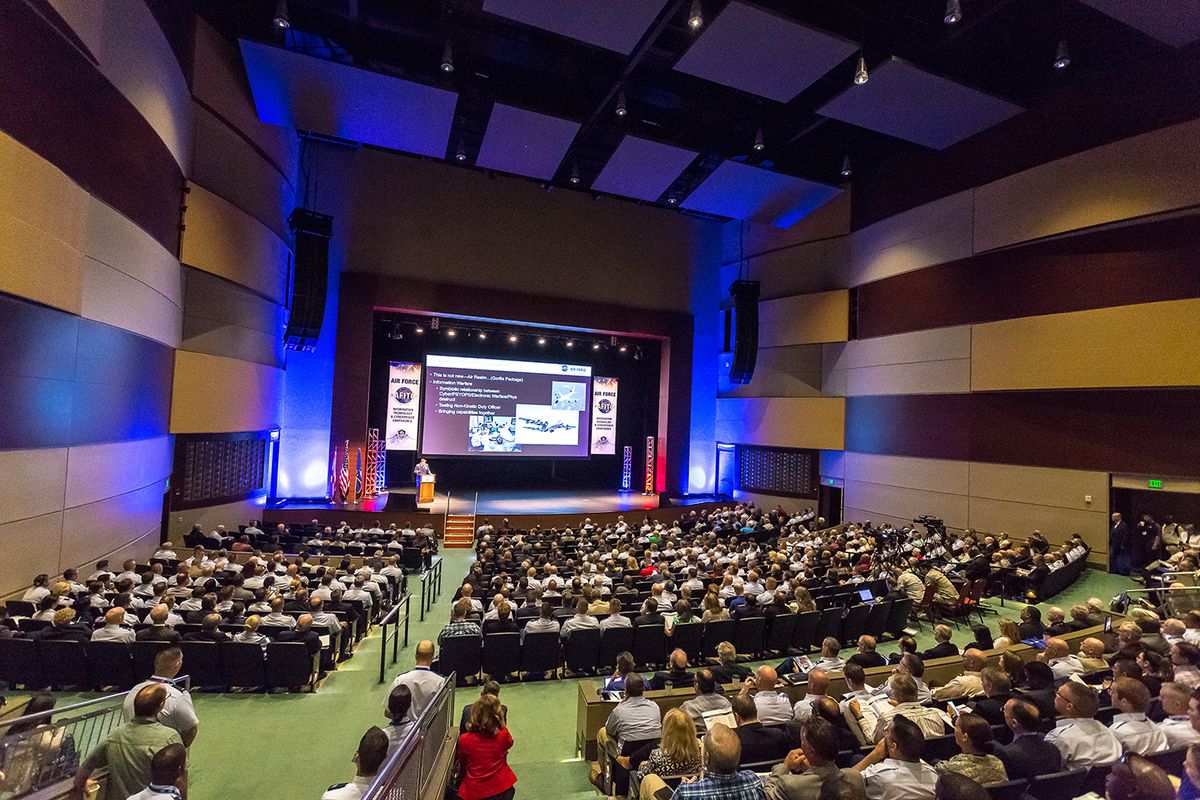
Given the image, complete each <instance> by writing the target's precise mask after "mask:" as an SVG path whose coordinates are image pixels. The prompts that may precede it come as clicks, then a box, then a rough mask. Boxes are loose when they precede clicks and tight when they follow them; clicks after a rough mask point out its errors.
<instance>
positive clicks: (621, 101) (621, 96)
mask: <svg viewBox="0 0 1200 800" xmlns="http://www.w3.org/2000/svg"><path fill="white" fill-rule="evenodd" d="M628 113H629V108H628V107H627V106H626V105H625V92H624V91H620V92H617V116H618V117H623V116H625V115H626V114H628Z"/></svg>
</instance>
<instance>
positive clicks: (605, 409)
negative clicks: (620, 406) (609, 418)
mask: <svg viewBox="0 0 1200 800" xmlns="http://www.w3.org/2000/svg"><path fill="white" fill-rule="evenodd" d="M596 407H597V408H599V409H600V413H601V414H611V413H612V400H609V399H608V398H605V399H603V400H601V401H600V402H599V403H597V404H596Z"/></svg>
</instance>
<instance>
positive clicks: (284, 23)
mask: <svg viewBox="0 0 1200 800" xmlns="http://www.w3.org/2000/svg"><path fill="white" fill-rule="evenodd" d="M275 27H276V28H279V29H280V30H286V29H287V28H290V27H292V20H291V18H290V17H289V16H288V4H287V0H279V2H278V3H276V4H275Z"/></svg>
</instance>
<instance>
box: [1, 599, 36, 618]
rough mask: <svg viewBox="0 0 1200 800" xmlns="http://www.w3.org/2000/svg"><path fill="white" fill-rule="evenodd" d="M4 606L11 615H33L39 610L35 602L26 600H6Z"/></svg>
mask: <svg viewBox="0 0 1200 800" xmlns="http://www.w3.org/2000/svg"><path fill="white" fill-rule="evenodd" d="M4 607H5V608H7V609H8V614H9V616H11V617H32V616H33V615H34V612H35V611H36V610H37V609H36V608H35V607H34V605H33V603H30V602H28V601H26V600H5V601H4Z"/></svg>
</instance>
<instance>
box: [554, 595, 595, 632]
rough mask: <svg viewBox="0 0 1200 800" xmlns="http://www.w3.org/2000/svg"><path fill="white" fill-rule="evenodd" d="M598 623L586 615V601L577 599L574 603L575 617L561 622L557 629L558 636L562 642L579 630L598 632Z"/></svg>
mask: <svg viewBox="0 0 1200 800" xmlns="http://www.w3.org/2000/svg"><path fill="white" fill-rule="evenodd" d="M599 628H600V622H599V621H598V620H597V619H596V618H595V617H593V616H590V615H589V614H588V601H587V600H586V599H584V598H582V597H581V598H579V600H578V601H576V603H575V616H573V617H571V618H570V619H568V620H566V621H565V622H563V624H562V627H561V628H559V636H561V637H562V639H563V640H564V641H566V640H567V639H570V638H571V633H572V632H574V631H579V630H587V629H590V630H598V629H599Z"/></svg>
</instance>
